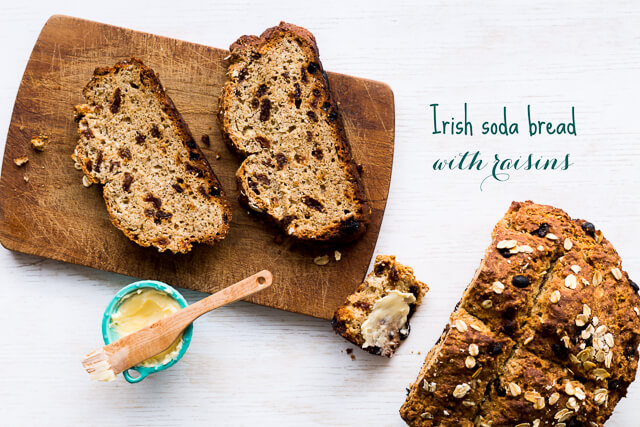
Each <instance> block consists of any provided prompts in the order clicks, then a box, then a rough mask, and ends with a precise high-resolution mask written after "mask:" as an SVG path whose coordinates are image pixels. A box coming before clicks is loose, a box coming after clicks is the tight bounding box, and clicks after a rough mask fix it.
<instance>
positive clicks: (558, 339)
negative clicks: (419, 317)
mask: <svg viewBox="0 0 640 427" xmlns="http://www.w3.org/2000/svg"><path fill="white" fill-rule="evenodd" d="M637 291H638V286H637V285H636V284H635V283H634V282H633V281H631V280H630V279H629V277H628V275H627V273H625V272H624V271H623V270H622V267H621V262H620V257H619V256H618V254H617V253H616V251H615V250H614V249H613V247H612V246H611V244H610V243H609V242H608V241H607V240H606V239H605V238H604V237H603V235H602V232H601V231H599V230H597V229H596V227H595V226H594V225H593V224H592V223H590V222H586V221H583V220H573V219H571V218H570V217H569V216H568V215H567V214H566V213H564V212H563V211H561V210H560V209H556V208H553V207H551V206H544V205H538V204H534V203H532V202H529V201H528V202H524V203H517V202H514V203H513V204H512V205H511V207H510V209H509V211H508V212H507V214H506V215H505V216H504V218H503V219H502V220H501V221H500V222H499V223H498V224H497V225H496V227H495V229H494V231H493V240H492V243H491V245H490V247H489V248H488V250H487V252H486V253H485V257H484V259H483V261H482V263H481V265H480V268H479V269H478V270H477V272H476V275H475V277H474V278H473V280H472V282H471V284H470V285H469V286H468V288H467V289H466V290H465V292H464V294H463V297H462V300H461V301H460V303H459V304H458V306H457V308H456V311H455V312H454V313H453V314H452V316H451V321H450V323H449V325H448V326H447V328H446V329H445V333H444V334H443V335H442V337H441V339H440V341H439V342H438V343H437V344H436V346H435V347H434V348H433V349H432V350H431V351H430V352H429V354H428V355H427V358H426V361H425V364H424V366H423V368H422V370H421V371H420V374H419V376H418V379H417V381H416V382H415V383H414V384H413V385H412V386H411V389H410V392H409V395H408V397H407V400H406V402H405V403H404V405H403V406H402V408H401V409H400V414H401V416H402V417H403V419H404V420H405V421H406V422H407V423H408V424H409V425H412V426H440V425H451V426H454V425H475V426H485V427H486V426H492V427H493V426H514V425H518V426H525V425H526V426H533V427H537V426H546V425H555V426H583V425H584V426H601V425H603V424H604V423H605V421H606V420H607V419H608V418H609V417H610V416H611V413H612V412H613V409H614V407H615V405H616V403H617V402H618V401H619V400H620V399H621V398H622V397H624V396H625V394H626V391H627V388H628V386H629V384H630V383H631V382H632V381H633V380H634V378H635V374H636V370H637V368H638V350H637V347H638V343H639V341H640V296H638V294H637ZM472 325H475V326H472ZM452 331H453V332H452ZM465 334H467V336H465ZM469 334H471V336H469ZM488 341H489V342H501V343H502V345H501V350H502V353H497V352H495V351H493V353H494V354H493V357H491V358H489V359H487V356H491V355H492V352H491V351H490V349H489V348H487V344H486V343H487V342H488ZM472 345H474V347H473V348H472V347H471V346H472ZM493 348H495V347H493ZM472 351H473V353H474V354H472ZM463 367H464V368H466V370H465V369H464V368H463Z"/></svg>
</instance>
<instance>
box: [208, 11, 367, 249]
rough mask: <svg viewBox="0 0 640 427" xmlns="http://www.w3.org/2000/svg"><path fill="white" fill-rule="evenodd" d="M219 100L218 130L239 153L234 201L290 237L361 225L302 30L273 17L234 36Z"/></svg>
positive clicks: (361, 199) (358, 201)
mask: <svg viewBox="0 0 640 427" xmlns="http://www.w3.org/2000/svg"><path fill="white" fill-rule="evenodd" d="M219 102H220V109H219V119H220V124H221V129H222V133H223V137H224V138H225V140H226V141H227V143H228V144H229V145H230V146H231V148H232V149H233V150H234V151H236V152H238V153H239V154H240V155H242V156H244V157H246V159H245V160H244V162H243V163H242V165H241V166H240V168H239V169H238V172H237V180H238V185H239V187H240V191H241V197H240V200H241V202H243V203H244V204H245V205H247V206H248V207H249V208H250V209H252V210H253V211H255V212H258V213H261V214H263V215H266V217H267V218H268V219H270V220H271V221H272V222H275V223H276V224H278V225H279V226H280V227H281V228H282V229H283V230H284V231H285V232H286V233H287V234H289V235H291V236H294V237H296V238H298V239H302V240H307V241H321V242H327V241H348V240H353V239H356V238H357V237H359V236H360V235H362V233H364V231H365V230H366V224H367V221H368V218H369V215H370V207H369V204H368V203H367V201H366V198H365V195H364V189H363V186H362V183H361V181H360V177H359V174H358V170H357V167H356V164H355V163H354V161H353V158H352V156H351V149H350V147H349V144H348V142H347V139H346V137H345V132H344V129H343V124H342V118H341V116H340V114H339V112H338V109H337V106H336V103H335V102H334V101H333V100H332V97H331V92H330V90H329V85H328V80H327V76H326V74H325V73H324V70H323V68H322V64H321V63H320V59H319V56H318V47H317V45H316V42H315V39H314V37H313V35H312V34H311V33H310V32H309V31H307V30H306V29H304V28H301V27H297V26H295V25H292V24H286V23H280V25H278V26H276V27H273V28H270V29H268V30H266V31H265V32H264V33H263V34H262V35H261V36H260V37H256V36H243V37H241V38H240V39H238V40H237V41H236V42H235V43H234V44H233V45H231V56H230V65H229V70H228V72H227V82H226V83H225V85H224V87H223V90H222V94H221V95H220V101H219Z"/></svg>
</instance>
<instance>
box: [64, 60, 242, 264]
mask: <svg viewBox="0 0 640 427" xmlns="http://www.w3.org/2000/svg"><path fill="white" fill-rule="evenodd" d="M83 94H84V97H85V99H86V102H87V103H86V104H83V105H77V106H76V107H75V111H76V121H77V122H78V133H79V135H80V140H79V141H78V145H77V146H76V149H75V152H74V159H75V160H76V162H77V163H78V164H79V165H80V166H81V168H82V171H83V172H84V174H85V176H86V178H87V179H88V180H89V181H90V182H92V183H96V184H103V185H104V186H103V196H104V200H105V203H106V205H107V210H108V212H109V215H110V216H111V221H112V222H113V224H114V225H115V226H116V227H118V228H119V229H120V230H122V232H123V233H124V234H125V235H126V236H127V237H129V238H130V239H131V240H133V241H134V242H136V243H138V244H139V245H141V246H154V247H156V248H158V250H159V251H160V252H163V251H165V250H167V249H168V250H170V251H172V252H175V253H179V252H182V253H185V252H189V251H190V250H191V247H192V244H193V243H196V242H202V243H207V244H213V243H214V242H215V241H217V240H221V239H223V238H224V237H225V235H226V234H227V231H228V230H229V222H230V221H231V207H230V205H229V202H228V201H227V199H226V198H225V195H224V192H223V191H222V188H221V187H220V183H219V182H218V179H217V178H216V176H215V174H214V173H213V170H212V169H211V166H210V165H209V163H208V162H207V160H206V159H205V157H204V155H203V154H202V152H201V151H200V150H199V149H198V146H197V145H196V143H195V141H194V139H193V137H192V136H191V133H190V131H189V128H188V127H187V124H186V123H185V122H184V120H183V119H182V117H181V116H180V113H179V112H178V110H177V109H176V107H175V105H174V104H173V102H172V101H171V99H169V97H168V96H167V94H166V93H165V91H164V88H163V87H162V85H161V83H160V81H159V80H158V77H157V76H156V74H155V73H154V72H153V70H151V69H150V68H149V67H147V66H145V65H144V64H143V63H142V61H140V60H139V59H135V58H132V59H130V60H128V61H123V62H120V63H117V64H115V65H114V66H113V67H104V68H97V69H96V70H95V71H94V73H93V78H92V79H91V81H90V82H89V83H88V84H87V86H86V87H85V88H84V90H83Z"/></svg>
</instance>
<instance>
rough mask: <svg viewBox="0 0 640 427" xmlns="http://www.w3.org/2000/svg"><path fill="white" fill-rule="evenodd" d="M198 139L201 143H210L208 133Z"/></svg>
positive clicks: (207, 144) (208, 144)
mask: <svg viewBox="0 0 640 427" xmlns="http://www.w3.org/2000/svg"><path fill="white" fill-rule="evenodd" d="M200 141H202V144H203V145H206V146H207V147H208V146H210V145H211V140H210V139H209V135H207V134H206V133H205V134H204V135H202V137H201V138H200Z"/></svg>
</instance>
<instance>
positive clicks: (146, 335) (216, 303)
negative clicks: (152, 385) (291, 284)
mask: <svg viewBox="0 0 640 427" xmlns="http://www.w3.org/2000/svg"><path fill="white" fill-rule="evenodd" d="M272 281H273V276H272V275H271V272H269V271H268V270H262V271H261V272H259V273H256V274H254V275H253V276H249V277H247V278H246V279H244V280H241V281H239V282H238V283H235V284H233V285H231V286H229V287H227V288H225V289H223V290H221V291H219V292H216V293H215V294H213V295H210V296H208V297H206V298H204V299H202V300H200V301H198V302H196V303H194V304H191V305H190V306H188V307H185V308H183V309H182V310H179V311H177V312H175V313H174V314H172V315H170V316H167V317H165V318H164V319H161V320H158V321H157V322H155V323H152V324H151V325H149V326H147V327H145V328H142V329H140V330H139V331H136V332H134V333H132V334H129V335H127V336H125V337H122V338H120V339H119V340H117V341H114V342H112V343H111V344H109V345H107V346H104V347H103V351H104V352H105V353H106V354H107V355H108V357H109V360H110V362H111V369H112V370H113V371H114V373H115V374H119V373H120V372H122V371H124V370H126V369H129V368H130V367H132V366H134V365H137V364H138V363H140V362H142V361H144V360H146V359H148V358H150V357H153V356H155V355H156V354H159V353H161V352H162V351H164V350H166V349H167V348H169V346H170V345H171V344H173V342H174V341H175V340H176V339H177V338H178V337H179V336H180V333H182V331H184V329H185V328H186V327H187V326H189V325H190V324H191V323H192V322H193V321H194V320H196V319H197V318H198V317H200V316H202V315H203V314H205V313H207V312H209V311H211V310H213V309H216V308H218V307H222V306H223V305H226V304H229V303H232V302H234V301H237V300H239V299H242V298H246V297H248V296H250V295H252V294H254V293H256V292H260V291H262V290H264V289H266V288H268V287H269V286H271V283H272Z"/></svg>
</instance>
